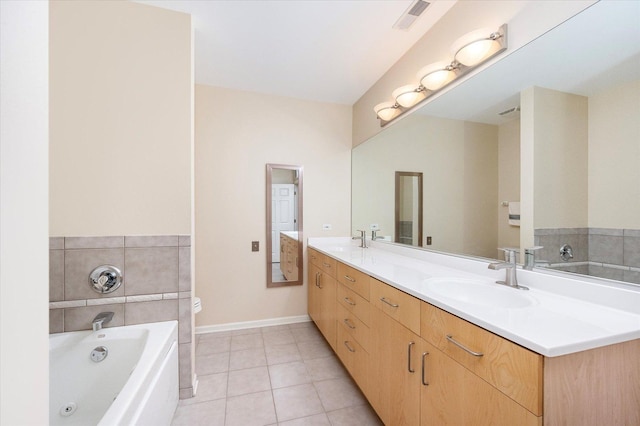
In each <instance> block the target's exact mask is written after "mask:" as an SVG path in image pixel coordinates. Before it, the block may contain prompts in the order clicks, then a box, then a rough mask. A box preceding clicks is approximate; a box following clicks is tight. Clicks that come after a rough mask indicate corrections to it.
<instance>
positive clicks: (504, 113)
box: [498, 106, 520, 116]
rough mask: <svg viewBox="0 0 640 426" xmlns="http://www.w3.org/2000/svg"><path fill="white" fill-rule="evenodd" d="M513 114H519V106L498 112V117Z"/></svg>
mask: <svg viewBox="0 0 640 426" xmlns="http://www.w3.org/2000/svg"><path fill="white" fill-rule="evenodd" d="M514 112H520V106H515V107H513V108H509V109H506V110H504V111H502V112H499V113H498V115H503V116H504V115H508V114H511V113H514Z"/></svg>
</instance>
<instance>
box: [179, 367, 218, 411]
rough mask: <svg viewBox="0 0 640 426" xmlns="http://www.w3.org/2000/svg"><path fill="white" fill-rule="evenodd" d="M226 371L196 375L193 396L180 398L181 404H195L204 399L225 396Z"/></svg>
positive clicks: (208, 399)
mask: <svg viewBox="0 0 640 426" xmlns="http://www.w3.org/2000/svg"><path fill="white" fill-rule="evenodd" d="M228 377H229V374H228V373H217V374H208V375H206V376H198V390H197V392H198V393H197V394H196V396H195V397H193V398H188V399H181V400H180V404H181V405H191V404H197V403H200V402H204V401H212V400H214V399H221V398H226V396H227V380H228Z"/></svg>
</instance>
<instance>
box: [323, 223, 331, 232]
mask: <svg viewBox="0 0 640 426" xmlns="http://www.w3.org/2000/svg"><path fill="white" fill-rule="evenodd" d="M322 230H323V231H331V224H330V223H325V224H323V225H322Z"/></svg>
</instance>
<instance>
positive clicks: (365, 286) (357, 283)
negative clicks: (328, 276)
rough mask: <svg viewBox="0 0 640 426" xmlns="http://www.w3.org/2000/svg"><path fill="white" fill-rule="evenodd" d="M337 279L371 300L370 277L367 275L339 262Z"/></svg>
mask: <svg viewBox="0 0 640 426" xmlns="http://www.w3.org/2000/svg"><path fill="white" fill-rule="evenodd" d="M336 278H337V279H338V281H339V282H341V283H342V284H344V285H346V286H347V287H348V288H350V289H351V290H353V291H355V292H356V293H358V294H359V295H360V296H362V297H364V298H365V299H367V300H369V276H368V275H367V274H364V273H362V272H360V271H358V270H357V269H354V268H352V267H350V266H347V265H345V264H344V263H340V262H338V275H337V276H336Z"/></svg>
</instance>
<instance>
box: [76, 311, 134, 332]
mask: <svg viewBox="0 0 640 426" xmlns="http://www.w3.org/2000/svg"><path fill="white" fill-rule="evenodd" d="M100 312H113V319H112V320H111V321H110V322H108V323H106V324H103V325H102V327H103V328H109V327H119V326H121V325H124V305H122V304H114V305H99V306H84V307H81V308H67V309H65V310H64V331H78V330H91V323H92V321H93V319H94V318H95V317H96V315H98V314H99V313H100Z"/></svg>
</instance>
